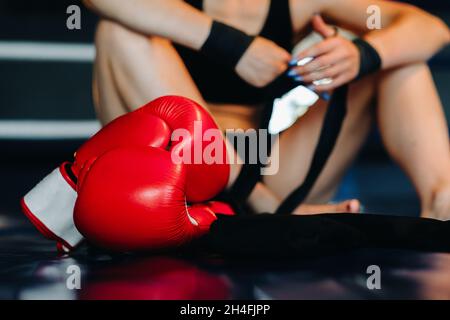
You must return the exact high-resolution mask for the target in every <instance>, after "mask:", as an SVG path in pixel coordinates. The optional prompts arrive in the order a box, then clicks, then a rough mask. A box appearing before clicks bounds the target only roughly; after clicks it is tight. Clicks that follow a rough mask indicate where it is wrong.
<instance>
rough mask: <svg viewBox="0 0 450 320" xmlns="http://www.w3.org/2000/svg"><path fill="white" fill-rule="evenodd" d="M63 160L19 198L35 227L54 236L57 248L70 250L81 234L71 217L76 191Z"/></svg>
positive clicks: (81, 237) (78, 240)
mask: <svg viewBox="0 0 450 320" xmlns="http://www.w3.org/2000/svg"><path fill="white" fill-rule="evenodd" d="M65 166H66V164H62V165H61V166H60V167H59V168H57V169H55V170H54V171H53V172H52V173H50V174H49V175H48V176H47V177H45V178H44V179H43V180H42V181H41V182H40V183H39V184H38V185H36V186H35V187H34V188H33V189H32V190H31V191H30V192H28V193H27V194H26V195H25V197H23V199H22V209H23V212H24V213H25V215H26V216H27V217H28V219H30V221H31V222H32V223H33V224H34V225H35V227H36V228H37V229H38V230H39V231H40V232H41V233H42V234H43V235H44V236H45V237H47V238H49V239H51V240H55V241H56V242H57V244H58V248H59V249H60V250H64V251H69V250H72V249H73V248H74V247H75V246H77V245H78V244H79V243H80V242H81V241H82V240H83V236H82V235H81V234H80V233H79V232H78V230H77V228H76V227H75V223H74V221H73V210H74V206H75V201H76V197H77V193H76V191H75V185H74V183H73V182H72V180H71V179H70V178H69V177H68V175H67V172H66V170H65Z"/></svg>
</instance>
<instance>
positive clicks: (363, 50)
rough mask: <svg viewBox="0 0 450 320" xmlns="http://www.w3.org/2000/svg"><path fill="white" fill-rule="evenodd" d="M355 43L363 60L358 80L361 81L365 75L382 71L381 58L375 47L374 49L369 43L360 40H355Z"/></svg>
mask: <svg viewBox="0 0 450 320" xmlns="http://www.w3.org/2000/svg"><path fill="white" fill-rule="evenodd" d="M353 43H354V44H355V45H356V47H357V48H358V50H359V54H360V58H361V59H360V66H359V73H358V76H357V77H356V79H360V78H362V77H364V76H365V75H368V74H370V73H373V72H375V71H378V70H380V69H381V57H380V55H379V54H378V52H377V50H375V48H374V47H372V46H371V45H370V44H369V43H368V42H367V41H365V40H363V39H360V38H358V39H355V40H353Z"/></svg>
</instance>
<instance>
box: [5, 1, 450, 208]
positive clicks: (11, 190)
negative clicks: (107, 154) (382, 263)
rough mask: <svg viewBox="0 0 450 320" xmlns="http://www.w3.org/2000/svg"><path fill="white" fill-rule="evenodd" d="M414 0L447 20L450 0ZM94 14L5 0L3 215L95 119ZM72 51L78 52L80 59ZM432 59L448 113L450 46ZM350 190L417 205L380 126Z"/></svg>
mask: <svg viewBox="0 0 450 320" xmlns="http://www.w3.org/2000/svg"><path fill="white" fill-rule="evenodd" d="M409 2H410V3H412V4H415V5H417V6H419V7H421V8H423V9H425V10H427V11H429V12H431V13H433V14H436V15H438V16H440V17H441V18H443V19H444V20H445V21H446V22H447V23H450V3H449V1H447V0H427V1H426V0H421V1H409ZM71 4H77V5H79V6H80V7H81V8H82V12H81V13H82V18H81V21H82V30H73V31H70V30H68V29H67V28H66V19H67V17H68V15H67V13H66V9H67V7H68V6H69V5H71ZM96 21H97V17H96V16H95V15H93V14H92V13H90V12H89V11H88V10H86V9H85V8H83V7H82V5H81V3H80V2H79V1H67V0H39V1H25V0H0V74H1V77H0V105H1V109H0V147H1V149H2V153H1V154H2V157H1V160H0V161H1V164H0V177H1V178H3V179H2V182H3V183H2V185H1V187H0V194H1V196H0V215H1V214H2V213H6V214H16V213H17V212H18V206H17V204H18V201H19V198H20V196H21V195H23V194H24V193H25V192H26V191H27V190H28V189H29V188H31V187H32V186H33V185H34V184H35V183H36V182H37V181H38V180H39V179H40V178H42V177H43V175H44V174H46V173H47V172H48V171H49V170H51V169H53V168H54V167H56V166H57V165H58V163H59V162H60V161H61V160H64V159H70V157H71V154H72V152H73V151H74V150H75V149H76V147H77V146H78V145H80V144H81V143H82V142H83V141H84V139H85V138H86V137H87V135H88V134H89V133H90V132H93V131H95V129H96V128H97V126H98V124H97V123H96V121H95V114H94V112H93V106H92V102H91V69H92V61H91V60H92V57H93V55H94V51H93V46H92V42H93V37H94V31H95V25H96ZM61 50H62V52H63V53H64V54H63V56H65V55H67V54H68V53H67V52H69V54H68V56H67V57H66V58H63V59H61V58H57V57H56V58H55V57H53V58H52V52H54V51H57V52H61ZM11 52H13V54H12V53H11ZM14 52H19V53H22V56H19V55H16V54H14ZM70 52H71V53H72V55H73V53H77V52H79V59H73V57H72V58H71V55H70ZM430 67H431V69H432V71H433V76H434V78H435V81H436V84H437V87H438V89H439V93H440V96H441V99H442V101H443V103H444V105H445V109H446V115H447V119H448V118H449V117H450V90H449V89H450V86H449V84H450V48H446V49H445V50H443V51H442V52H441V53H439V54H438V55H437V56H436V57H434V58H433V59H432V60H431V61H430ZM424 107H426V106H424ZM55 121H56V122H55ZM55 124H56V126H55ZM58 124H59V125H58ZM55 137H57V138H55ZM349 197H359V198H360V199H361V200H362V202H363V203H364V204H365V206H366V208H367V210H368V211H371V212H391V213H400V214H409V215H414V214H417V213H418V202H417V199H416V197H415V194H414V190H413V188H412V186H411V185H410V183H409V182H408V180H407V179H406V178H405V176H404V175H403V173H402V172H401V171H400V170H399V169H398V168H397V167H396V166H394V165H393V164H392V162H391V160H390V159H389V158H388V157H387V155H386V153H385V152H384V150H383V147H382V145H381V143H380V139H379V136H378V133H377V131H376V130H374V131H373V133H372V134H371V136H370V138H369V139H368V142H367V144H366V146H365V147H364V149H363V151H362V153H361V155H360V157H359V158H358V161H357V162H356V163H355V165H354V166H353V168H352V169H351V170H350V171H349V173H348V174H347V176H346V177H345V179H344V183H343V184H342V188H341V190H340V191H339V194H338V195H337V198H336V199H341V198H349Z"/></svg>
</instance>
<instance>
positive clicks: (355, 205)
mask: <svg viewBox="0 0 450 320" xmlns="http://www.w3.org/2000/svg"><path fill="white" fill-rule="evenodd" d="M360 210H361V203H360V202H359V200H356V199H352V200H347V201H342V202H339V203H333V204H302V205H300V206H299V207H298V208H297V209H296V210H295V212H294V214H296V215H302V214H321V213H359V212H360Z"/></svg>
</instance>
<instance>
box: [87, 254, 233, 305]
mask: <svg viewBox="0 0 450 320" xmlns="http://www.w3.org/2000/svg"><path fill="white" fill-rule="evenodd" d="M91 277H93V280H92V281H89V280H88V282H87V283H86V284H83V286H82V290H81V293H80V295H79V299H81V300H226V299H230V298H231V284H230V283H229V281H228V279H227V278H226V277H225V276H221V275H215V274H212V273H209V272H207V271H204V270H201V269H199V268H198V267H196V266H195V265H192V264H190V263H188V262H186V261H183V260H177V259H172V258H148V259H146V260H143V261H142V260H140V261H136V262H132V263H129V264H125V265H117V266H114V267H111V268H110V269H102V270H99V273H98V275H97V274H96V273H95V272H94V273H93V274H91Z"/></svg>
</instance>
